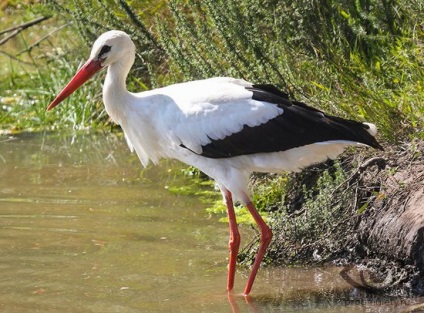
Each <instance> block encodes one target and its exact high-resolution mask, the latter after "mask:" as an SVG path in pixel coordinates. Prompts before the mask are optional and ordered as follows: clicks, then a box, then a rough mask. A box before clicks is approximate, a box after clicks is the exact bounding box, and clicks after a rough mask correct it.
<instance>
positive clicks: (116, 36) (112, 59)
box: [47, 30, 135, 110]
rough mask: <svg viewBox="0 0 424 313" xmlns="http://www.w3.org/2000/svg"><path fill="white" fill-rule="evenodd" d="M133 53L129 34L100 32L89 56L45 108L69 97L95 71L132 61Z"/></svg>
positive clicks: (52, 106)
mask: <svg viewBox="0 0 424 313" xmlns="http://www.w3.org/2000/svg"><path fill="white" fill-rule="evenodd" d="M134 55H135V46H134V43H133V42H132V40H131V38H130V36H128V35H127V34H126V33H125V32H123V31H119V30H111V31H108V32H106V33H104V34H102V35H101V36H100V37H99V38H97V40H96V41H95V42H94V45H93V48H92V49H91V54H90V58H89V59H88V60H87V62H85V64H84V65H83V66H82V67H81V68H80V69H79V70H78V72H77V73H76V74H75V76H74V77H73V78H72V79H71V80H70V82H69V83H68V84H67V85H66V86H65V88H63V90H62V91H61V92H60V93H59V95H58V96H57V97H56V98H55V99H54V100H53V101H52V103H50V105H49V106H48V107H47V110H51V109H52V108H54V107H55V106H56V105H58V104H59V103H61V102H62V101H63V100H65V99H66V98H67V97H69V96H70V95H71V94H72V93H73V92H74V91H75V90H77V89H78V88H79V87H81V86H82V85H83V84H84V83H85V82H86V81H87V80H89V79H90V78H91V77H92V76H93V75H94V74H95V73H97V72H98V71H100V70H101V69H103V68H105V67H107V66H109V65H111V64H113V63H116V62H118V61H120V60H124V61H125V62H126V63H129V62H128V60H131V64H130V65H132V62H133V58H134Z"/></svg>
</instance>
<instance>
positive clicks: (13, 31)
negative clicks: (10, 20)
mask: <svg viewBox="0 0 424 313" xmlns="http://www.w3.org/2000/svg"><path fill="white" fill-rule="evenodd" d="M50 17H51V16H41V17H39V18H36V19H34V20H32V21H29V22H26V23H23V24H21V25H17V26H13V27H10V28H8V29H5V30H2V31H0V35H3V34H6V33H9V32H11V33H10V34H9V35H7V36H6V37H4V38H3V39H2V40H0V45H2V44H4V43H6V42H7V41H8V40H9V39H11V38H13V37H15V36H16V35H17V34H19V33H20V32H21V31H23V30H24V29H27V28H28V27H31V26H33V25H36V24H38V23H41V22H42V21H45V20H47V19H49V18H50Z"/></svg>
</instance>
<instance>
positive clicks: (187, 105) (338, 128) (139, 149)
mask: <svg viewBox="0 0 424 313" xmlns="http://www.w3.org/2000/svg"><path fill="white" fill-rule="evenodd" d="M134 59H135V46H134V43H133V42H132V41H131V39H130V37H129V36H128V35H127V34H126V33H124V32H122V31H117V30H112V31H108V32H106V33H104V34H102V35H101V36H100V37H99V38H98V39H97V40H96V41H95V43H94V46H93V48H92V51H91V55H90V58H89V59H88V61H87V62H86V63H85V64H84V65H83V66H82V68H81V69H80V70H79V71H78V72H77V73H76V74H75V76H74V77H73V78H72V79H71V81H70V82H69V83H68V85H67V86H66V87H65V88H64V89H63V90H62V91H61V92H60V94H59V95H58V96H57V97H56V98H55V99H54V100H53V102H52V103H51V104H50V105H49V106H48V108H47V110H50V109H52V108H53V107H55V106H56V105H57V104H59V103H60V102H62V101H63V100H64V99H65V98H67V97H68V96H69V95H71V94H72V93H73V92H74V91H75V90H76V89H77V88H79V87H80V86H81V85H82V84H83V83H84V82H86V81H87V80H88V79H89V78H90V77H92V76H93V75H94V74H95V73H96V72H98V71H100V70H101V69H103V68H106V67H107V68H108V70H107V75H106V79H105V82H104V86H103V102H104V104H105V107H106V111H107V112H108V114H109V115H110V117H111V118H112V119H113V121H114V122H116V123H117V124H119V125H121V127H122V129H123V130H124V132H125V136H126V139H127V142H128V145H129V147H130V149H131V150H135V151H136V153H137V155H138V157H139V158H140V161H141V163H142V164H143V165H144V166H146V165H147V164H148V163H149V161H152V162H153V163H157V162H158V161H159V160H160V159H161V158H173V159H177V160H180V161H182V162H184V163H187V164H189V165H192V166H195V167H197V168H198V169H200V170H201V171H202V172H204V173H206V174H207V175H208V176H210V177H211V178H213V179H214V180H215V181H216V183H217V184H218V186H219V188H220V190H221V192H222V195H223V198H224V201H225V204H226V206H227V212H228V217H229V225H230V239H229V248H230V260H229V268H228V280H227V289H228V290H229V291H230V290H232V289H233V286H234V276H235V269H236V260H237V254H238V250H239V245H240V235H239V231H238V227H237V222H236V216H235V213H234V207H233V198H235V199H237V200H239V201H241V202H242V203H243V204H245V205H246V206H247V208H248V210H249V212H250V213H251V214H252V216H253V218H254V220H255V221H256V223H257V225H258V227H259V230H260V233H261V239H260V246H259V251H258V253H257V256H256V258H255V262H254V264H253V267H252V271H251V274H250V276H249V278H248V281H247V284H246V287H245V289H244V294H245V295H247V294H249V292H250V291H251V289H252V285H253V281H254V280H255V277H256V273H257V271H258V269H259V266H260V264H261V261H262V259H263V257H264V255H265V252H266V250H267V248H268V245H269V243H270V241H271V238H272V232H271V230H270V228H269V227H268V226H267V225H266V223H265V222H264V221H263V219H262V218H261V216H260V215H259V214H258V212H257V211H256V209H255V207H254V205H253V204H252V202H251V200H250V198H249V195H248V190H247V183H248V179H249V175H250V174H251V173H252V172H282V171H299V170H300V169H302V168H303V167H305V166H308V165H310V164H313V163H318V162H322V161H324V160H326V159H327V158H335V157H336V156H337V155H338V154H340V153H341V152H342V151H343V150H344V148H345V147H346V146H349V145H361V146H363V145H365V146H370V147H374V148H378V149H381V146H380V145H379V143H378V142H377V141H376V139H375V135H376V133H377V129H376V127H375V126H374V125H373V124H369V123H360V122H356V121H352V120H346V119H342V118H339V117H335V116H330V115H327V114H324V113H323V112H321V111H319V110H317V109H314V108H311V107H309V106H307V105H306V104H304V103H301V102H297V101H291V100H289V99H288V96H287V95H286V94H285V93H283V92H281V91H279V90H278V89H277V88H276V87H274V86H272V85H264V84H252V83H249V82H247V81H245V80H242V79H235V78H228V77H217V78H210V79H205V80H198V81H192V82H185V83H181V84H175V85H171V86H168V87H164V88H159V89H155V90H150V91H145V92H141V93H131V92H128V91H127V89H126V78H127V75H128V73H129V71H130V69H131V67H132V65H133V63H134Z"/></svg>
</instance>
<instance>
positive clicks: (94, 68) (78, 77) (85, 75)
mask: <svg viewBox="0 0 424 313" xmlns="http://www.w3.org/2000/svg"><path fill="white" fill-rule="evenodd" d="M101 63H102V60H95V59H89V60H88V61H87V62H85V64H84V65H83V66H82V67H81V68H80V69H79V70H78V72H77V73H76V74H75V76H74V77H73V78H72V79H71V81H70V82H69V83H68V84H67V85H66V87H65V88H63V90H62V91H61V92H60V93H59V94H58V95H57V97H56V98H55V99H54V100H53V101H52V103H50V105H49V106H48V107H47V111H49V110H51V109H53V108H54V107H55V106H56V105H58V104H59V103H61V102H62V101H63V100H65V99H66V98H68V97H69V96H70V95H71V94H72V93H73V92H74V91H75V90H77V89H78V88H79V87H81V85H82V84H84V83H85V82H86V81H87V80H89V79H90V78H91V77H92V76H93V75H94V74H96V73H97V72H98V71H100V70H101V69H102V68H103V66H102V64H101Z"/></svg>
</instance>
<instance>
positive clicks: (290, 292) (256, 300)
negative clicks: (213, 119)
mask: <svg viewBox="0 0 424 313" xmlns="http://www.w3.org/2000/svg"><path fill="white" fill-rule="evenodd" d="M182 168H184V167H183V166H182V165H181V164H179V163H177V162H170V161H164V162H162V163H160V164H159V165H158V166H155V167H149V168H147V169H142V167H141V165H140V163H139V161H138V159H137V157H136V156H135V155H134V154H131V153H130V152H129V151H128V148H127V146H126V144H125V142H124V139H123V138H122V136H120V135H113V134H83V135H77V136H60V135H57V134H22V135H18V136H13V137H11V136H9V137H8V136H3V137H0V311H1V312H37V311H38V312H232V311H233V312H327V313H328V312H340V311H342V312H402V310H404V308H405V307H406V306H408V305H410V304H413V303H417V302H419V299H407V300H399V299H387V298H385V299H382V298H376V297H370V296H369V295H365V294H363V293H362V292H359V291H358V290H356V289H354V288H353V287H352V286H351V285H349V284H348V283H347V282H346V281H344V280H343V279H342V278H341V277H340V268H337V267H326V268H265V267H264V268H262V269H261V270H260V272H259V274H258V277H257V280H256V282H255V285H254V288H253V292H252V296H251V297H249V298H248V299H245V298H243V297H242V296H240V295H239V293H240V292H242V290H243V287H244V283H245V282H246V278H247V275H248V273H249V271H248V269H246V268H239V269H238V273H237V276H236V287H235V289H236V290H235V292H234V294H232V295H231V296H230V297H228V295H227V293H226V291H225V285H226V263H227V260H226V258H227V257H228V252H227V241H228V238H227V236H228V229H227V225H225V224H223V223H220V222H218V217H216V216H209V215H208V214H207V213H206V211H205V208H206V207H207V206H208V203H204V202H202V201H200V200H199V197H197V196H193V195H176V194H175V193H172V192H170V191H169V190H170V189H172V188H170V187H175V186H184V185H187V184H190V183H191V182H190V181H189V180H187V178H185V177H183V175H181V169H182ZM205 188H210V187H205ZM241 231H242V236H243V235H244V237H242V239H243V238H246V237H249V236H250V237H251V236H252V231H251V230H250V229H248V228H242V230H241ZM244 242H245V243H246V240H245V241H244ZM242 244H243V242H242Z"/></svg>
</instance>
